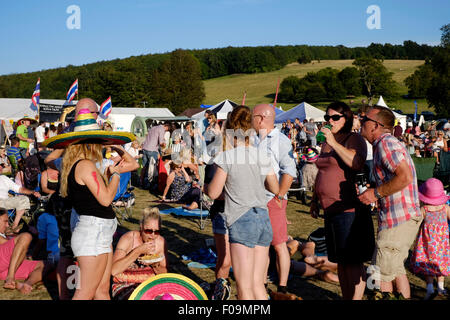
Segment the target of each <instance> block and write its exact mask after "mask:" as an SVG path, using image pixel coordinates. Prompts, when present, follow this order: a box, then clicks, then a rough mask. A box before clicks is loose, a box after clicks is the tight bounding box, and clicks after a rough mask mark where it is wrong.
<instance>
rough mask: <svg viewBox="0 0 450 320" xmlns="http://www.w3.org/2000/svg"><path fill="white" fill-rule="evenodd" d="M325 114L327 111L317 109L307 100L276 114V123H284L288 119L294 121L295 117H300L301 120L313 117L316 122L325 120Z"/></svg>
mask: <svg viewBox="0 0 450 320" xmlns="http://www.w3.org/2000/svg"><path fill="white" fill-rule="evenodd" d="M324 115H325V111H322V110H320V109H317V108H316V107H313V106H312V105H310V104H309V103H307V102H302V103H300V104H299V105H297V106H295V107H294V108H292V109H290V110H288V111H285V112H283V113H280V114H279V115H277V116H275V123H282V122H285V121H287V120H288V119H289V120H291V121H292V122H294V120H295V118H299V119H300V121H303V120H305V119H307V120H308V121H309V119H311V118H312V119H314V122H324V121H325V119H324V118H323V116H324Z"/></svg>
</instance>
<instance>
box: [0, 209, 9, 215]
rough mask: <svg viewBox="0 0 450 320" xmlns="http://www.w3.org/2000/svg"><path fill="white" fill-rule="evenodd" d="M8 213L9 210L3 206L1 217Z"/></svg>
mask: <svg viewBox="0 0 450 320" xmlns="http://www.w3.org/2000/svg"><path fill="white" fill-rule="evenodd" d="M7 213H8V210H6V209H3V208H0V217H1V216H2V215H4V214H7Z"/></svg>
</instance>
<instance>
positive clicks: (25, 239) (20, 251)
mask: <svg viewBox="0 0 450 320" xmlns="http://www.w3.org/2000/svg"><path fill="white" fill-rule="evenodd" d="M32 239H33V238H32V236H31V234H29V233H26V232H25V233H21V234H19V235H18V236H17V237H15V238H14V250H13V252H12V255H11V260H10V262H9V268H8V275H7V276H6V280H5V285H4V287H5V288H7V289H14V288H15V287H16V284H15V281H14V279H15V275H16V272H17V269H18V268H19V267H20V265H21V264H22V262H23V260H24V259H25V256H26V254H27V250H28V247H29V246H30V243H31V240H32Z"/></svg>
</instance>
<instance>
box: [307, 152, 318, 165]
mask: <svg viewBox="0 0 450 320" xmlns="http://www.w3.org/2000/svg"><path fill="white" fill-rule="evenodd" d="M318 157H319V155H318V154H317V153H315V152H314V151H313V150H312V149H308V153H307V154H306V161H308V162H314V161H316V160H317V158H318Z"/></svg>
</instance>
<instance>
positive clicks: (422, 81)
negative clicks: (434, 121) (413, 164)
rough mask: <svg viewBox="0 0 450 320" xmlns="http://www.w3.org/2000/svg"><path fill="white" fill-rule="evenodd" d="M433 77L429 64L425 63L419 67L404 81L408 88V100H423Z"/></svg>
mask: <svg viewBox="0 0 450 320" xmlns="http://www.w3.org/2000/svg"><path fill="white" fill-rule="evenodd" d="M434 76H435V74H434V71H433V67H432V65H431V63H429V62H427V63H425V64H424V65H422V66H420V67H419V68H418V69H417V70H416V71H415V72H414V73H413V74H412V75H410V76H409V77H407V78H406V79H405V81H404V83H405V85H406V86H407V87H408V96H409V97H410V98H424V97H425V96H426V94H427V90H428V88H429V87H430V86H431V82H432V80H433V77H434Z"/></svg>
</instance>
